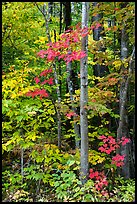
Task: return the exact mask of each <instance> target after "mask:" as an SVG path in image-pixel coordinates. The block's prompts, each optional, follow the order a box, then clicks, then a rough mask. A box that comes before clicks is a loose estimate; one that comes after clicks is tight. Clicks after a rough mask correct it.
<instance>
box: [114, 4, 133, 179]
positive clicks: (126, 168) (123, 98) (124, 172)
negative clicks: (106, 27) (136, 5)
mask: <svg viewBox="0 0 137 204" xmlns="http://www.w3.org/2000/svg"><path fill="white" fill-rule="evenodd" d="M124 6H126V5H124ZM132 54H134V50H133V53H132ZM127 57H128V36H127V33H126V27H125V26H124V28H123V29H122V30H121V60H124V59H126V58H127ZM131 58H132V56H131ZM122 71H125V68H124V66H122ZM131 72H132V67H131V62H130V64H129V73H128V74H129V76H128V77H126V76H125V75H124V76H123V77H122V81H121V84H120V93H119V94H120V96H119V109H120V119H119V126H118V129H117V139H119V140H121V138H122V137H123V136H125V137H127V138H128V137H129V127H128V115H127V110H126V103H127V92H128V86H129V80H130V76H131ZM130 149H131V144H127V145H125V146H122V147H121V148H120V149H119V151H118V153H120V154H122V155H123V154H125V155H126V157H125V160H124V162H125V164H124V165H123V166H122V168H121V169H119V170H118V172H119V174H120V175H121V176H124V177H125V178H130V161H129V160H130V154H129V152H130Z"/></svg>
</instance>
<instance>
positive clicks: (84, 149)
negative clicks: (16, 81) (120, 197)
mask: <svg viewBox="0 0 137 204" xmlns="http://www.w3.org/2000/svg"><path fill="white" fill-rule="evenodd" d="M88 9H89V3H88V2H82V28H84V27H85V26H86V27H87V26H88ZM87 46H88V36H86V37H84V38H82V50H83V51H85V52H86V54H87ZM80 86H81V93H80V130H81V172H80V179H81V182H82V184H84V183H85V182H86V181H87V179H88V171H89V170H88V119H87V109H86V108H85V106H86V105H87V102H88V69H87V56H86V57H84V58H82V59H81V61H80Z"/></svg>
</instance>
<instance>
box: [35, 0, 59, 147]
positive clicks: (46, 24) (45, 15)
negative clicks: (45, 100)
mask: <svg viewBox="0 0 137 204" xmlns="http://www.w3.org/2000/svg"><path fill="white" fill-rule="evenodd" d="M35 5H36V6H37V8H38V9H39V10H40V11H41V13H42V14H43V16H44V19H45V26H46V34H47V36H48V41H49V43H50V42H51V37H50V32H49V13H47V12H46V4H44V5H43V9H40V8H39V6H38V5H37V3H35ZM53 70H54V78H55V84H56V87H57V88H56V93H57V104H58V107H57V127H58V133H57V134H58V148H59V149H60V148H61V114H60V108H59V107H60V103H61V96H60V89H59V86H58V85H59V82H58V75H57V70H56V64H55V63H53Z"/></svg>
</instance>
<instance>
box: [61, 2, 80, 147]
mask: <svg viewBox="0 0 137 204" xmlns="http://www.w3.org/2000/svg"><path fill="white" fill-rule="evenodd" d="M64 21H65V30H68V29H69V26H70V25H71V2H64ZM70 53H71V50H70ZM66 69H67V87H66V92H67V93H68V92H69V94H70V100H71V106H72V111H73V112H74V113H77V109H76V108H74V107H73V104H74V98H73V94H74V91H75V84H74V83H73V81H72V78H73V77H74V78H75V77H76V76H75V75H72V73H74V72H73V71H72V63H71V62H69V63H68V64H67V67H66ZM75 117H76V116H73V120H74V132H75V135H76V136H75V147H76V148H78V149H79V148H80V127H79V125H78V124H77V123H76V122H75Z"/></svg>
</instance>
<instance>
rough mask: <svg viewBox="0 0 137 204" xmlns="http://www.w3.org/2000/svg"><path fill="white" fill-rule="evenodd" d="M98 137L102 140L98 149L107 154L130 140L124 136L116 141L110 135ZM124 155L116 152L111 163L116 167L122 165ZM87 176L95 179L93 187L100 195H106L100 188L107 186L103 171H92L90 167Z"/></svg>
mask: <svg viewBox="0 0 137 204" xmlns="http://www.w3.org/2000/svg"><path fill="white" fill-rule="evenodd" d="M99 139H101V140H103V143H104V144H103V145H102V146H101V147H99V148H98V150H100V151H101V152H105V153H107V154H110V153H111V152H112V151H114V152H115V151H116V149H117V148H119V147H120V144H121V145H126V144H127V143H128V142H130V139H129V138H126V137H122V138H121V141H119V140H118V142H116V140H115V139H114V138H113V137H112V136H108V137H106V136H104V135H101V136H100V137H99ZM125 156H126V155H120V154H116V156H113V157H112V162H111V164H115V165H116V166H117V167H121V166H123V165H124V157H125ZM89 178H90V179H95V187H96V189H97V190H98V191H101V194H102V195H104V196H107V195H108V192H107V191H105V190H102V189H103V188H104V187H105V186H108V181H107V179H106V176H105V175H104V172H98V171H93V169H90V170H89Z"/></svg>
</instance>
